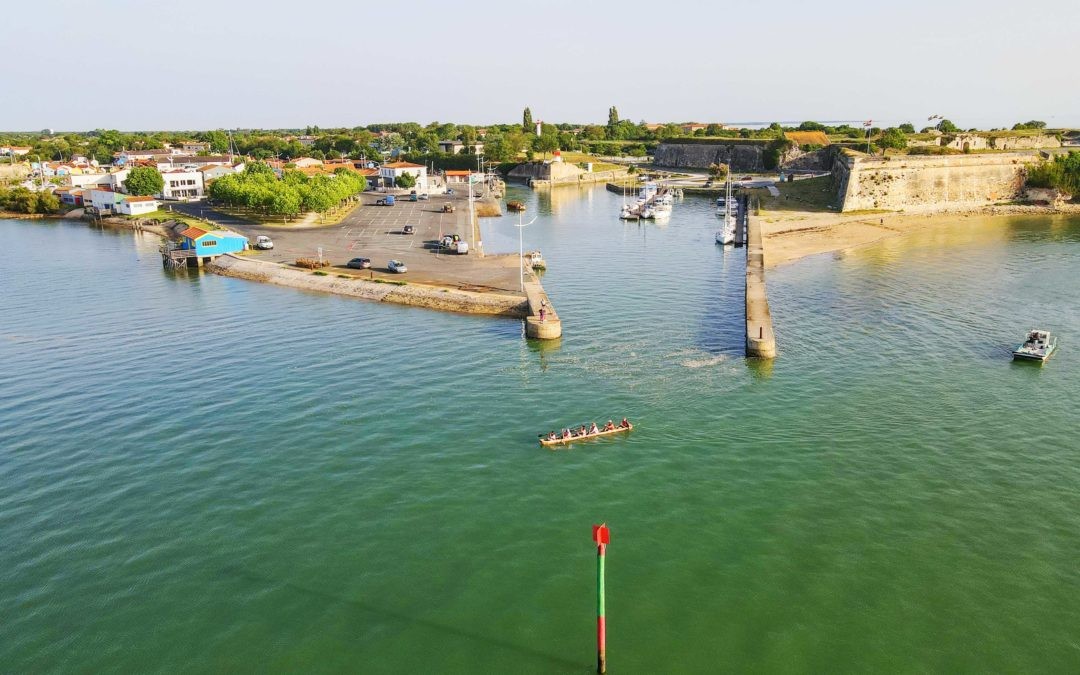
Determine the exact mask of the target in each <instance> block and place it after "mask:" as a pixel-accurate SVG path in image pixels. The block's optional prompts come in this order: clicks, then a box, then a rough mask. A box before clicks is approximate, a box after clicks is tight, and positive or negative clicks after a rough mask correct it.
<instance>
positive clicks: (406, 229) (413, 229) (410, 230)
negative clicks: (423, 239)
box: [401, 225, 416, 234]
mask: <svg viewBox="0 0 1080 675" xmlns="http://www.w3.org/2000/svg"><path fill="white" fill-rule="evenodd" d="M401 233H402V234H416V226H415V225H406V226H405V227H404V228H402V230H401Z"/></svg>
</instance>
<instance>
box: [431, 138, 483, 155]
mask: <svg viewBox="0 0 1080 675" xmlns="http://www.w3.org/2000/svg"><path fill="white" fill-rule="evenodd" d="M465 148H466V146H465V144H464V143H462V142H461V141H439V150H441V151H443V152H445V153H446V154H448V155H460V154H461V151H462V150H464V149H465ZM468 148H469V154H477V155H479V154H483V152H484V144H483V143H481V142H480V141H477V142H476V143H473V144H472V145H470V146H468Z"/></svg>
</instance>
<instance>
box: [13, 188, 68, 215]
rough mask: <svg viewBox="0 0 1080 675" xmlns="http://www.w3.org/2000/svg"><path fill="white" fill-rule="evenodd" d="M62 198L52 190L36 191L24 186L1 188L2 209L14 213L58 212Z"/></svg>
mask: <svg viewBox="0 0 1080 675" xmlns="http://www.w3.org/2000/svg"><path fill="white" fill-rule="evenodd" d="M59 209H60V200H59V199H58V198H57V197H56V195H54V194H53V193H51V192H34V191H33V190H28V189H27V188H24V187H17V188H12V189H10V190H9V189H7V188H0V211H11V212H12V213H56V212H57V211H58V210H59Z"/></svg>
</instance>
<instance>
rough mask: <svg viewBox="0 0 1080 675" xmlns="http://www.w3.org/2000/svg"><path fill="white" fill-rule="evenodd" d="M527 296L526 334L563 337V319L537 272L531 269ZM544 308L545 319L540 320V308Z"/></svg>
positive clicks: (526, 285)
mask: <svg viewBox="0 0 1080 675" xmlns="http://www.w3.org/2000/svg"><path fill="white" fill-rule="evenodd" d="M525 296H526V298H527V299H528V305H529V314H528V316H526V317H525V336H526V337H530V338H534V339H537V340H555V339H557V338H560V337H562V321H561V320H560V319H559V315H558V314H557V313H556V312H555V308H554V307H552V306H551V299H550V298H548V295H547V293H546V292H545V291H544V287H543V286H541V285H540V280H539V279H538V278H537V277H536V274H534V273H533V272H532V270H529V271H528V272H527V273H526V277H525ZM541 307H542V308H543V309H544V319H543V320H542V321H541V320H540V308H541Z"/></svg>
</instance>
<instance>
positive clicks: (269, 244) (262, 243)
mask: <svg viewBox="0 0 1080 675" xmlns="http://www.w3.org/2000/svg"><path fill="white" fill-rule="evenodd" d="M255 248H257V249H259V250H260V251H269V250H270V249H272V248H274V241H273V240H272V239H270V237H268V236H266V235H265V234H260V235H259V236H257V237H255Z"/></svg>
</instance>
